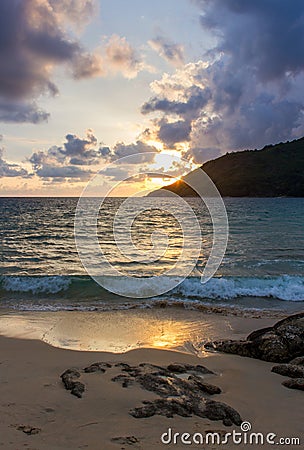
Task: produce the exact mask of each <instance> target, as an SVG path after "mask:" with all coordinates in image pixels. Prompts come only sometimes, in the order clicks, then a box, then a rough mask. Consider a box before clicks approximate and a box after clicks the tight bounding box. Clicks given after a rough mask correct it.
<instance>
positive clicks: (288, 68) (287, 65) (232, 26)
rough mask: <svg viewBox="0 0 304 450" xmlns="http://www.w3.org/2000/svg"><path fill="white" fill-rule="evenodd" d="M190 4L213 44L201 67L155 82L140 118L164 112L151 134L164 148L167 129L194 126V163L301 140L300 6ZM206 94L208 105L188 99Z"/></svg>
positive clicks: (303, 42)
mask: <svg viewBox="0 0 304 450" xmlns="http://www.w3.org/2000/svg"><path fill="white" fill-rule="evenodd" d="M193 1H194V2H195V3H196V4H197V5H198V6H199V10H200V22H201V25H202V28H203V29H204V31H205V32H208V33H209V34H210V35H211V36H212V38H213V41H214V42H216V45H215V46H214V48H212V49H210V50H209V51H208V52H207V53H206V54H205V55H202V58H203V60H201V61H197V62H195V63H190V64H187V65H185V66H184V67H183V68H179V69H178V70H176V72H175V73H174V74H173V75H171V76H170V75H167V74H165V75H163V77H162V79H161V80H158V81H155V82H154V83H152V85H151V87H152V91H153V92H154V93H155V95H154V96H153V97H152V98H151V99H150V100H149V101H148V102H146V103H145V104H144V105H143V107H142V112H143V113H144V114H147V113H153V112H157V113H158V114H159V113H162V117H161V118H158V119H157V120H155V119H154V122H153V123H154V134H157V135H158V137H159V138H160V139H161V140H162V141H163V142H164V144H165V145H167V143H168V138H167V135H166V131H167V130H166V128H165V133H163V130H161V126H162V124H163V123H170V122H173V121H176V116H178V119H179V120H184V121H186V122H187V123H189V125H190V126H191V133H190V136H189V151H188V152H186V153H185V156H186V157H187V158H189V159H191V160H192V161H194V162H203V160H204V158H205V157H206V156H210V157H214V155H216V154H217V152H218V149H220V150H221V151H222V152H223V153H225V152H226V151H231V150H237V149H244V148H261V147H263V146H264V145H266V144H271V143H276V142H279V141H282V140H288V139H292V138H297V137H300V136H301V135H303V133H304V120H303V119H304V117H303V114H304V59H303V54H304V3H303V1H299V0H295V1H293V2H290V1H289V0H281V1H280V2H278V1H276V0H256V1H251V0H229V1H226V0H193ZM202 91H203V92H205V94H206V95H205V96H204V99H205V101H203V100H202V101H201V102H200V101H199V97H198V101H194V100H195V99H196V96H195V94H193V95H192V94H191V95H189V92H194V93H195V92H202ZM202 98H203V95H202V96H201V99H202ZM182 138H183V136H181V139H182ZM214 149H215V150H214ZM213 150H214V151H213ZM210 152H211V153H210Z"/></svg>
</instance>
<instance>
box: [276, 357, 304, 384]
mask: <svg viewBox="0 0 304 450" xmlns="http://www.w3.org/2000/svg"><path fill="white" fill-rule="evenodd" d="M271 371H272V372H274V373H278V374H279V375H283V376H286V377H289V379H288V380H285V381H283V383H282V384H283V386H285V387H288V388H289V389H299V390H300V391H304V357H300V358H295V359H293V360H292V361H290V363H289V364H279V365H278V366H273V368H272V369H271Z"/></svg>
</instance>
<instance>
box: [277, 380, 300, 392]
mask: <svg viewBox="0 0 304 450" xmlns="http://www.w3.org/2000/svg"><path fill="white" fill-rule="evenodd" d="M282 385H283V386H285V387H287V388H289V389H298V390H299V391H304V378H289V380H286V381H283V383H282Z"/></svg>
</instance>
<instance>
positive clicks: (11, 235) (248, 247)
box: [0, 197, 304, 312]
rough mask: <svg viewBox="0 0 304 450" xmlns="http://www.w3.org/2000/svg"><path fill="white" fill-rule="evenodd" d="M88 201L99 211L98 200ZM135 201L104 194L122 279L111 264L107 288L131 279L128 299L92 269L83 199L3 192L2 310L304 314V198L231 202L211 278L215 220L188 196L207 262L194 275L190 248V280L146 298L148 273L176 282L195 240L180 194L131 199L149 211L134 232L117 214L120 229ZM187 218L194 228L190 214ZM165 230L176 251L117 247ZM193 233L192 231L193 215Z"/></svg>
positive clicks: (102, 227) (103, 240) (104, 240)
mask: <svg viewBox="0 0 304 450" xmlns="http://www.w3.org/2000/svg"><path fill="white" fill-rule="evenodd" d="M87 201H88V208H89V206H90V202H91V201H93V200H92V199H88V200H87ZM125 201H126V199H125V198H118V197H112V198H106V199H104V200H103V203H102V206H101V208H100V210H99V213H98V219H97V238H98V242H99V245H100V248H101V249H102V252H103V254H104V255H106V257H107V260H108V261H109V263H110V265H111V267H115V270H116V273H117V274H118V275H117V276H116V277H113V275H112V273H111V271H110V273H109V272H108V269H107V267H108V266H107V265H105V266H102V265H101V266H100V267H99V268H98V270H100V274H101V276H102V277H105V279H106V280H107V283H106V284H107V286H109V285H110V286H111V283H112V282H113V285H115V283H117V281H119V282H121V283H124V285H125V287H126V289H125V291H126V296H124V295H116V294H115V293H113V292H111V289H110V290H108V289H106V288H105V287H102V286H101V285H100V284H98V283H97V282H96V281H95V280H94V279H93V278H92V277H91V274H90V273H88V272H87V269H86V267H84V265H83V262H82V260H81V258H80V257H79V254H78V251H77V247H76V244H75V228H74V227H75V223H74V222H75V211H76V208H77V203H78V199H77V198H0V236H1V247H0V260H1V269H0V309H3V310H17V311H114V310H125V309H134V308H143V309H145V308H154V307H162V308H165V307H170V306H180V307H182V308H187V309H193V310H195V309H202V308H204V307H206V308H208V307H209V308H212V309H213V310H216V309H217V308H218V309H219V310H220V309H222V308H227V309H231V310H234V309H238V310H244V311H245V310H278V311H289V312H297V311H300V310H303V307H304V226H303V224H304V198H225V199H224V203H225V206H226V210H227V216H228V222H229V239H228V245H227V249H226V252H225V256H224V258H223V260H222V263H221V264H220V266H219V268H218V270H217V272H216V273H215V275H214V276H213V277H212V278H211V279H210V280H209V281H208V282H207V283H205V284H203V283H201V274H202V272H203V268H204V266H205V264H206V263H207V261H208V257H209V255H210V252H211V248H212V243H213V225H212V218H211V217H210V214H209V212H208V209H207V208H206V206H205V205H204V203H203V202H202V201H201V200H200V199H197V198H189V199H187V202H188V204H189V206H190V209H189V210H191V214H192V213H194V214H195V216H196V218H197V221H198V223H199V226H200V231H201V237H200V242H195V239H194V237H195V236H194V235H193V239H192V242H191V245H192V246H193V248H194V247H195V248H196V249H197V248H199V249H200V250H199V256H198V258H197V261H196V263H195V264H194V265H193V269H192V271H191V273H186V272H187V271H186V267H187V263H188V261H187V258H188V256H187V255H188V254H186V255H184V256H183V258H182V263H181V264H180V265H179V266H178V268H177V269H176V270H177V273H175V274H174V276H175V277H179V278H180V282H179V283H178V284H177V285H176V286H175V287H174V288H173V289H171V290H170V291H168V292H164V293H162V294H161V295H158V296H152V297H151V296H146V297H145V298H135V297H136V296H135V295H134V296H132V295H130V296H129V295H128V293H129V292H133V291H134V289H136V287H135V284H134V283H135V282H136V280H137V281H138V279H139V278H143V279H145V278H149V277H158V278H157V279H158V283H159V284H160V285H162V283H163V284H164V286H166V281H167V279H166V277H168V276H171V275H168V272H169V271H170V268H171V267H172V266H173V265H174V264H175V261H176V259H177V258H178V257H179V256H180V255H181V253H182V250H183V246H184V245H185V242H184V231H185V230H183V226H181V224H180V222H179V220H178V218H177V215H176V214H175V212H177V211H179V203H178V200H175V199H172V198H165V197H161V198H156V197H145V198H132V199H131V200H129V202H130V201H131V206H132V208H131V209H132V215H133V216H134V211H135V212H136V210H138V211H139V214H138V215H137V217H136V218H135V220H133V221H132V226H131V230H128V231H130V233H129V232H128V233H127V232H126V223H130V221H128V220H127V219H128V217H124V219H126V220H124V219H121V218H120V221H118V222H117V220H116V225H115V226H116V231H115V233H113V223H114V220H115V217H116V216H117V211H119V208H120V207H121V205H123V204H124V202H125ZM175 202H176V203H175ZM189 210H188V209H185V210H183V212H182V214H185V215H187V214H189ZM126 211H128V210H126ZM125 214H126V215H127V214H128V212H126V213H125ZM130 214H131V213H130ZM135 215H136V214H135ZM133 216H132V217H133ZM184 219H185V221H184V223H186V226H188V225H187V219H188V218H187V217H184ZM155 231H157V232H158V233H161V234H162V235H163V236H167V247H166V251H165V253H164V254H162V255H160V258H159V259H158V260H157V259H154V260H152V261H151V259H148V260H147V261H145V259H144V258H139V259H138V258H136V255H134V258H132V256H131V257H130V255H128V256H126V255H124V254H123V251H122V249H121V248H120V247H119V245H118V243H117V236H120V238H121V239H122V241H123V240H124V239H130V238H131V239H132V242H133V244H134V245H135V247H137V248H138V249H139V250H140V252H145V251H147V252H149V251H150V250H151V248H152V247H151V246H153V242H152V240H151V236H152V235H153V233H154V232H155ZM187 233H188V236H189V235H190V237H191V233H192V228H191V221H189V226H188V230H187ZM91 251H92V254H91V258H92V261H93V260H94V258H95V256H94V250H93V249H91V248H90V245H89V244H88V248H87V252H88V256H89V257H90V252H91ZM185 274H186V275H185ZM107 277H108V278H107ZM111 277H112V278H111ZM134 280H135V281H134ZM132 283H133V284H134V286H133V285H132ZM132 286H133V287H132ZM136 286H137V284H136ZM139 286H140V285H139ZM132 289H133V291H132Z"/></svg>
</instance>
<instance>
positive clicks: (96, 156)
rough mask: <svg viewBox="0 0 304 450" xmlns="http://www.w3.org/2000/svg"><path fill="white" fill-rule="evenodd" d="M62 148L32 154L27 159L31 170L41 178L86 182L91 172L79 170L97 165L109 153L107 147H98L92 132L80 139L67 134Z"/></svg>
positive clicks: (51, 148)
mask: <svg viewBox="0 0 304 450" xmlns="http://www.w3.org/2000/svg"><path fill="white" fill-rule="evenodd" d="M65 139H66V140H65V142H64V143H63V145H62V146H56V145H55V146H52V147H50V148H49V149H48V150H47V151H46V152H45V151H38V152H34V153H33V154H32V155H31V157H30V158H29V162H30V163H31V164H32V166H33V169H34V171H35V173H36V175H38V176H39V177H41V178H78V179H80V180H86V179H88V178H89V177H90V175H91V174H92V173H93V171H91V170H88V169H83V168H80V166H92V165H96V164H99V163H100V162H101V160H102V159H103V158H104V157H105V155H107V154H108V153H109V152H110V149H109V148H108V147H104V146H102V145H99V144H98V142H97V138H96V137H95V136H94V134H93V131H92V130H87V133H86V136H85V137H84V138H80V137H78V136H77V135H75V134H67V135H66V137H65Z"/></svg>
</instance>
